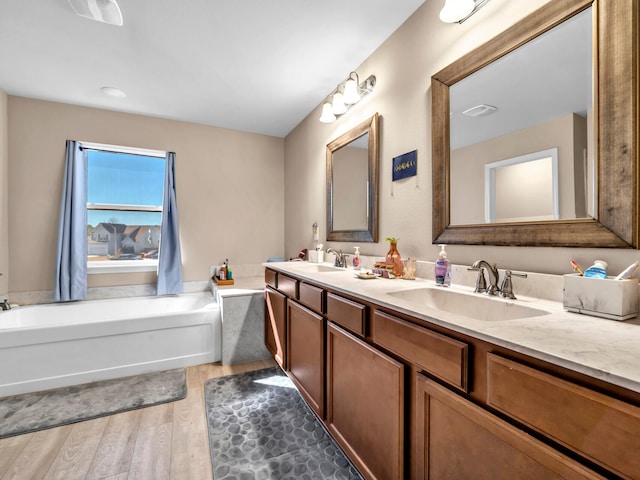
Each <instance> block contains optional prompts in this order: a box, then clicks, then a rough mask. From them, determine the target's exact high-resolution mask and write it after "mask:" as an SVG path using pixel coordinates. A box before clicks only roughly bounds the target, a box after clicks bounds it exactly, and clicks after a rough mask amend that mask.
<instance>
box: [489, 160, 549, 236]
mask: <svg viewBox="0 0 640 480" xmlns="http://www.w3.org/2000/svg"><path fill="white" fill-rule="evenodd" d="M484 185H485V221H486V222H487V223H491V222H521V221H529V220H534V221H537V220H557V219H558V218H559V217H560V206H559V199H558V149H557V148H553V149H549V150H544V151H542V152H535V153H532V154H529V155H523V156H520V157H516V158H509V159H506V160H501V161H499V162H493V163H488V164H486V165H485V167H484Z"/></svg>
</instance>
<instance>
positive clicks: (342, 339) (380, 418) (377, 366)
mask: <svg viewBox="0 0 640 480" xmlns="http://www.w3.org/2000/svg"><path fill="white" fill-rule="evenodd" d="M404 384H405V381H404V366H403V365H402V364H401V363H399V362H397V361H395V360H394V359H392V358H390V357H388V356H386V355H384V354H383V353H381V352H379V351H378V350H376V349H374V348H372V347H371V346H369V345H368V344H366V343H365V342H364V341H362V340H360V339H358V338H357V337H355V336H354V335H352V334H350V333H348V332H347V331H345V330H343V329H341V328H340V327H338V326H337V325H334V324H333V323H331V322H329V323H328V324H327V421H326V422H327V426H328V428H329V431H330V432H331V434H332V435H333V437H334V438H335V439H336V441H337V442H338V443H339V444H340V446H341V447H342V448H343V449H344V451H345V452H346V453H347V455H349V458H351V460H352V461H353V463H354V464H355V465H356V467H357V468H358V470H360V472H361V473H362V474H363V475H364V476H365V478H367V479H369V480H374V479H376V480H396V479H402V478H404V422H405V416H404Z"/></svg>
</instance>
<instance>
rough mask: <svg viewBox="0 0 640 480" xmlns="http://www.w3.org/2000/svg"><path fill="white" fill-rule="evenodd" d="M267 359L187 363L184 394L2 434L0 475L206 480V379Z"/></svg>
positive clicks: (4, 478)
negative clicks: (161, 401)
mask: <svg viewBox="0 0 640 480" xmlns="http://www.w3.org/2000/svg"><path fill="white" fill-rule="evenodd" d="M273 365H275V362H273V361H272V360H262V361H258V362H252V363H246V364H240V365H233V366H222V365H221V364H220V363H214V364H206V365H198V366H194V367H187V386H188V389H189V392H188V395H187V397H186V398H185V399H184V400H179V401H177V402H173V403H167V404H162V405H157V406H153V407H148V408H143V409H140V410H133V411H130V412H124V413H119V414H116V415H111V416H108V417H102V418H98V419H95V420H89V421H86V422H80V423H76V424H72V425H66V426H62V427H58V428H52V429H49V430H42V431H40V432H35V433H28V434H25V435H19V436H16V437H10V438H6V439H2V440H0V480H8V479H14V480H31V479H34V478H38V479H43V480H44V479H50V478H64V479H65V480H76V479H77V480H89V479H98V478H100V479H110V480H126V479H135V480H145V479H149V480H165V479H193V480H211V479H212V474H211V460H210V457H209V444H208V436H207V423H206V416H205V410H204V382H205V381H206V380H207V379H209V378H215V377H221V376H224V375H232V374H237V373H242V372H246V371H250V370H257V369H260V368H266V367H269V366H273Z"/></svg>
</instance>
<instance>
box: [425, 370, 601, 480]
mask: <svg viewBox="0 0 640 480" xmlns="http://www.w3.org/2000/svg"><path fill="white" fill-rule="evenodd" d="M416 404H417V416H416V424H417V426H418V430H419V435H418V442H417V445H416V452H417V455H416V456H417V459H416V460H417V461H416V463H417V470H416V478H417V479H425V480H426V479H430V480H436V479H438V480H439V479H463V478H473V479H475V480H499V479H515V478H517V479H518V480H546V479H549V480H551V479H575V480H578V479H583V480H584V479H603V478H605V477H602V476H600V475H597V474H596V473H594V472H592V471H591V470H589V469H587V468H586V467H584V466H583V465H581V464H579V463H578V462H576V461H575V460H572V459H570V458H568V457H566V456H565V455H563V454H561V453H559V452H558V451H556V450H555V449H553V448H551V447H550V446H548V445H546V444H544V443H542V442H540V441H539V440H537V439H535V438H533V437H532V436H530V435H528V434H527V433H525V432H523V431H522V430H520V429H518V428H516V427H514V426H513V425H510V424H509V423H507V422H505V421H504V420H501V419H500V418H498V417H496V416H495V415H492V414H491V413H489V412H487V411H486V410H484V409H482V408H480V407H479V406H477V405H475V404H473V403H472V402H470V401H468V400H466V399H464V398H463V397H461V396H460V395H457V394H455V393H453V392H452V391H450V390H449V389H447V388H445V387H443V386H442V385H439V384H438V383H436V382H435V381H433V380H430V379H428V378H427V377H425V376H423V375H418V377H417V381H416Z"/></svg>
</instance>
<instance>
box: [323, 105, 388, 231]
mask: <svg viewBox="0 0 640 480" xmlns="http://www.w3.org/2000/svg"><path fill="white" fill-rule="evenodd" d="M327 240H329V241H343V242H377V241H378V114H377V113H376V114H375V115H374V116H372V117H371V118H369V119H367V120H366V121H364V122H362V123H361V124H360V125H358V126H356V127H354V128H353V129H351V130H349V131H348V132H346V133H344V134H342V135H341V136H340V137H338V138H336V139H335V140H334V141H332V142H331V143H329V144H328V145H327Z"/></svg>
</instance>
